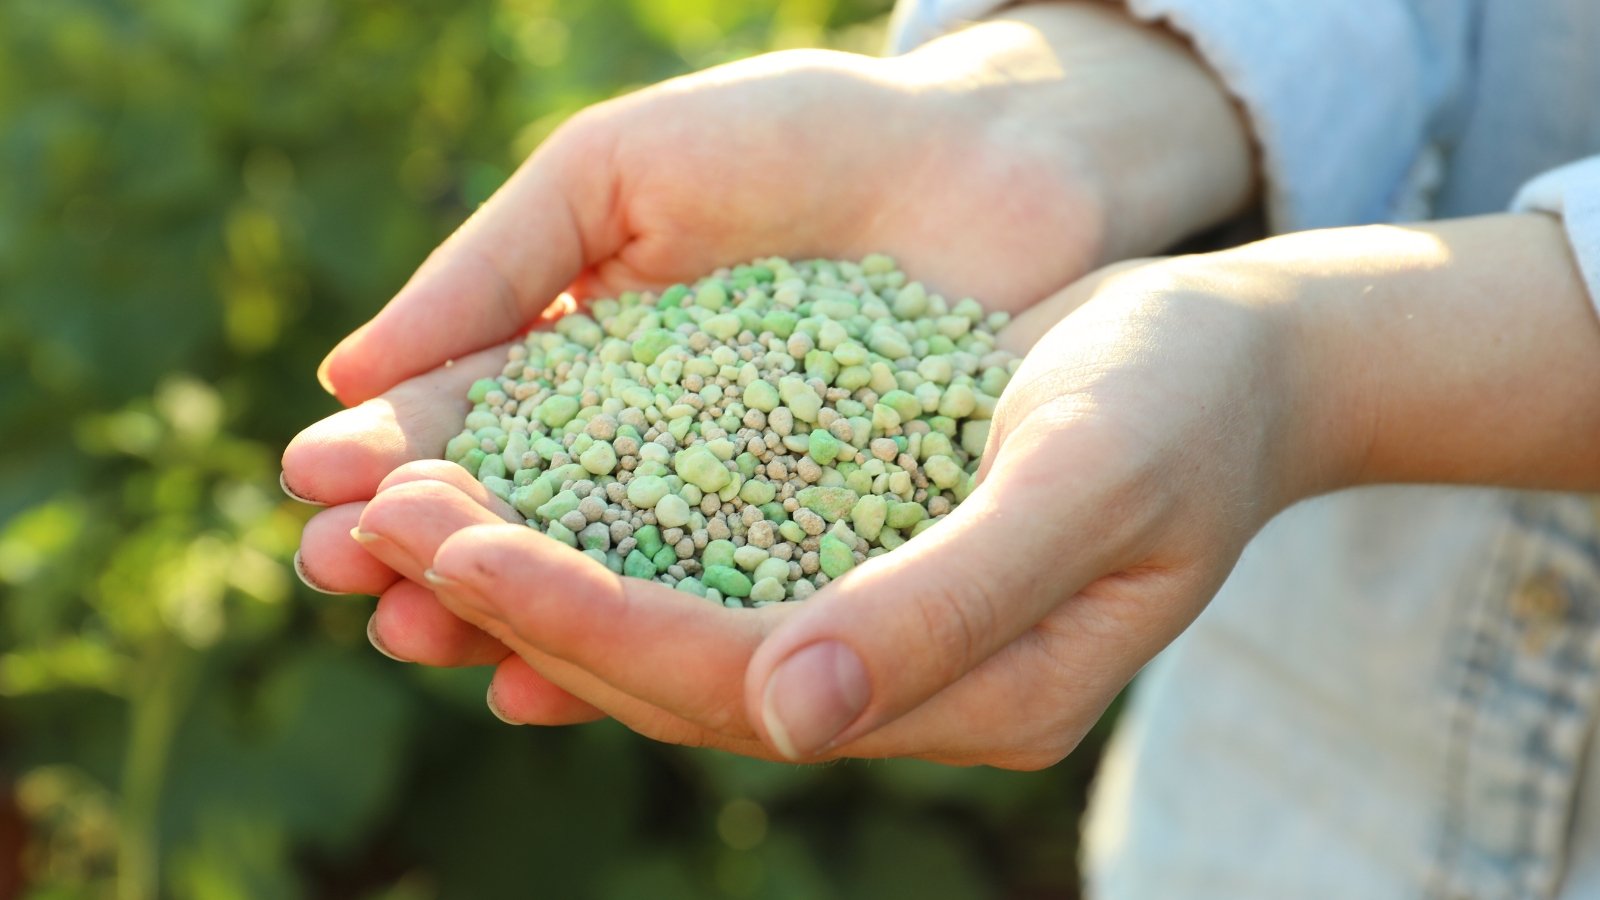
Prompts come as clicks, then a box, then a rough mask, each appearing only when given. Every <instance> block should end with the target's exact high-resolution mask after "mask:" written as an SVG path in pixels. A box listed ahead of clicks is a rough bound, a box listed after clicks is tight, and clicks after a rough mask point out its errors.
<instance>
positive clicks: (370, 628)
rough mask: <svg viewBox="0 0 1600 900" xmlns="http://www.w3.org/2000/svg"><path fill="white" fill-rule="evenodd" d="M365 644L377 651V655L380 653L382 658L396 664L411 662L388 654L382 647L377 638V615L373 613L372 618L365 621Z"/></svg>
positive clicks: (381, 642)
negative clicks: (384, 657)
mask: <svg viewBox="0 0 1600 900" xmlns="http://www.w3.org/2000/svg"><path fill="white" fill-rule="evenodd" d="M367 642H368V643H370V644H372V649H374V650H376V651H378V652H379V653H382V654H383V655H384V656H387V657H389V658H390V659H392V660H394V661H395V662H398V663H408V662H411V660H409V659H401V658H400V657H398V656H395V655H394V654H393V653H390V652H389V648H388V647H385V646H384V645H383V639H382V638H380V637H378V614H377V613H373V614H372V618H370V619H368V620H367Z"/></svg>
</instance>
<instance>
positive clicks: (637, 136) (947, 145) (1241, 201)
mask: <svg viewBox="0 0 1600 900" xmlns="http://www.w3.org/2000/svg"><path fill="white" fill-rule="evenodd" d="M1172 133H1182V134H1184V135H1185V140H1184V141H1183V142H1182V143H1181V145H1180V144H1179V143H1178V142H1174V141H1171V140H1169V139H1168V136H1169V135H1170V134H1172ZM1253 178H1254V175H1253V171H1252V162H1251V156H1250V152H1249V145H1248V140H1247V137H1246V133H1245V128H1244V125H1243V122H1242V120H1241V119H1240V118H1239V114H1238V112H1237V111H1236V110H1235V108H1234V107H1233V105H1232V104H1231V103H1230V102H1229V101H1228V99H1227V98H1226V96H1225V95H1224V93H1223V91H1222V90H1221V88H1220V87H1219V86H1218V84H1217V83H1216V81H1215V80H1214V79H1213V78H1212V77H1211V75H1210V74H1209V73H1208V72H1207V71H1206V70H1205V68H1204V67H1203V66H1202V65H1200V64H1199V63H1198V61H1197V60H1196V59H1195V58H1194V57H1193V55H1192V54H1191V53H1190V52H1189V51H1188V50H1187V49H1186V48H1185V47H1184V46H1183V45H1181V44H1180V43H1179V42H1177V41H1175V40H1174V39H1172V38H1171V37H1170V36H1167V35H1165V34H1164V33H1162V32H1161V31H1159V30H1156V29H1152V28H1149V27H1147V26H1143V25H1139V24H1136V23H1134V22H1132V21H1131V20H1129V19H1128V18H1126V17H1125V16H1124V15H1122V14H1121V13H1120V12H1118V11H1116V10H1115V9H1113V8H1110V7H1107V6H1104V5H1102V4H1099V3H1047V4H1032V5H1029V6H1026V7H1023V8H1021V9H1019V10H1017V11H1015V12H1013V13H1009V14H1007V15H1006V16H1004V17H1000V18H997V19H995V20H992V21H988V22H985V23H982V24H980V25H978V26H975V27H972V28H969V29H967V30H965V31H963V32H960V33H958V34H956V35H953V36H951V37H948V38H945V39H943V40H940V41H936V42H934V43H932V44H930V45H928V46H926V47H924V48H922V49H920V50H918V51H916V52H914V53H911V54H908V55H906V56H903V57H899V58H895V59H888V60H880V59H870V58H866V57H859V56H853V55H846V54H832V53H818V52H804V53H783V54H773V55H770V56H767V57H762V58H758V59H755V60H750V61H746V62H743V63H737V64H734V65H730V66H725V67H721V68H718V69H714V70H711V71H709V72H706V73H702V74H700V75H696V76H691V77H688V78H684V79H679V80H676V81H672V82H668V83H666V84H664V85H661V86H658V87H656V88H652V89H650V90H647V91H644V92H641V93H639V94H636V95H633V96H630V97H627V98H623V99H621V100H619V101H614V102H611V103H607V104H603V105H601V106H599V107H596V108H594V109H592V110H590V111H588V112H586V113H584V114H582V115H580V116H578V117H577V118H576V119H574V120H573V121H572V122H570V123H568V125H566V126H564V127H563V128H562V129H560V130H558V132H557V133H556V135H555V136H553V137H552V139H551V140H550V141H548V142H547V143H546V144H545V145H544V146H543V147H541V148H540V150H539V151H538V152H537V153H535V154H534V156H533V157H532V158H530V159H529V161H528V162H527V163H526V164H525V165H524V166H523V167H521V169H519V171H518V172H517V173H516V175H515V176H513V178H512V179H511V180H510V181H509V182H508V183H507V184H506V185H505V187H504V188H502V189H501V191H499V192H498V193H497V194H496V195H495V197H494V198H493V199H491V200H490V201H489V203H487V204H486V205H485V206H484V207H483V208H482V209H480V210H479V211H478V212H477V213H476V214H475V215H474V216H473V217H472V218H471V219H470V220H469V221H468V222H467V223H466V224H465V225H464V226H463V227H462V228H461V229H460V230H459V231H458V232H457V233H456V234H455V235H453V236H452V237H451V238H450V239H449V240H447V241H446V242H445V243H444V244H443V245H442V246H441V247H440V248H439V249H438V250H437V251H435V252H434V253H433V254H432V255H431V256H430V257H429V259H428V260H427V261H426V262H425V263H424V264H423V266H422V267H421V268H420V269H419V271H418V272H417V274H416V275H415V276H414V277H413V278H412V279H411V281H410V282H409V283H408V284H407V285H406V286H405V287H404V288H403V289H402V290H401V292H400V293H399V295H397V296H396V297H395V298H394V300H393V301H391V302H390V303H389V304H388V306H387V307H385V308H384V309H383V310H382V311H381V312H380V313H379V314H378V315H377V316H376V317H375V318H374V319H373V320H372V321H371V322H369V323H368V324H367V325H365V326H363V327H362V328H361V329H359V330H358V331H357V332H355V333H354V334H352V335H351V336H350V337H349V338H347V339H345V340H344V341H343V342H341V343H340V345H339V346H338V347H337V348H335V350H334V351H333V352H332V353H331V354H330V355H329V357H328V359H327V361H326V362H325V363H324V364H323V367H322V369H321V371H320V372H319V377H320V378H321V379H322V381H323V383H324V384H325V385H326V386H328V388H329V390H330V391H331V392H333V393H334V394H335V395H336V396H337V397H338V398H339V399H340V400H341V401H343V402H344V403H346V404H355V405H354V406H353V408H351V409H349V410H346V411H344V412H341V413H338V414H336V415H334V416H331V417H330V418H328V419H326V420H324V421H322V422H319V423H317V424H315V425H313V426H311V427H310V428H308V429H306V430H305V431H304V432H302V433H301V434H300V435H299V436H298V437H296V439H295V440H294V441H293V442H292V443H291V445H290V446H289V448H288V449H287V450H286V452H285V454H284V486H285V489H286V490H290V491H291V492H292V493H293V494H295V495H297V496H299V497H301V498H304V499H307V500H309V501H312V502H316V503H319V504H322V505H325V506H328V507H329V508H328V509H327V510H324V511H323V512H321V513H319V514H318V515H317V516H316V517H314V518H313V519H312V521H311V522H310V523H309V524H308V525H307V527H306V532H305V535H304V538H303V541H302V550H301V553H300V554H299V555H298V556H297V559H296V566H297V569H298V570H299V571H300V573H301V574H302V577H304V578H305V579H306V580H307V581H308V583H311V584H313V585H314V586H317V587H319V588H321V589H324V590H328V591H332V592H351V593H372V594H378V595H381V596H380V600H379V604H378V608H377V612H376V614H375V615H374V618H373V621H372V624H371V626H370V628H369V633H370V634H371V635H372V636H373V638H374V643H375V644H376V645H377V646H379V648H380V649H383V650H385V652H388V653H391V654H392V655H395V656H397V657H401V658H404V659H408V660H412V661H416V662H423V663H431V664H437V665H483V664H494V663H501V662H502V661H504V662H503V663H502V667H501V672H500V674H499V676H497V679H496V696H498V697H500V698H501V704H500V707H501V710H500V711H502V712H510V713H514V714H516V717H518V718H522V719H529V718H534V719H539V720H542V721H560V720H576V719H581V718H592V717H594V716H596V715H599V712H598V711H597V710H596V709H595V708H594V707H592V706H590V705H588V704H586V703H583V702H581V701H578V700H576V699H575V698H572V697H571V696H570V695H568V694H567V693H565V692H564V691H561V690H559V689H556V688H555V687H553V686H552V685H550V684H549V683H548V681H547V680H546V679H544V678H543V677H542V676H540V675H538V674H537V673H536V672H535V671H533V670H532V669H531V668H529V667H527V666H526V665H522V664H521V663H520V661H519V660H518V659H517V658H516V657H514V656H511V655H510V651H509V650H508V649H507V648H506V647H505V646H504V645H502V644H501V643H500V642H499V641H496V640H494V639H492V638H490V637H488V636H486V635H484V634H483V633H482V632H480V631H479V630H478V629H476V628H473V627H471V626H469V625H466V624H464V623H462V622H461V621H460V620H458V619H457V618H456V617H455V616H453V615H451V614H450V613H449V612H448V611H447V610H445V609H444V608H443V607H441V606H440V605H439V604H438V602H437V601H436V600H435V598H434V596H433V594H432V593H431V592H430V591H429V590H428V588H427V586H425V585H424V584H423V583H422V582H421V573H420V572H419V571H416V570H414V569H411V568H409V567H405V566H402V567H401V568H400V569H398V570H397V569H396V568H395V567H394V566H391V565H387V564H385V563H383V562H382V560H383V559H386V558H388V557H389V556H391V555H392V554H389V553H386V552H385V548H384V547H383V546H382V539H381V538H378V537H375V536H368V537H369V545H370V546H368V547H366V548H365V549H364V548H363V547H362V546H361V545H359V544H357V543H356V542H355V541H354V540H352V538H351V535H350V531H351V529H352V528H353V527H354V526H355V525H356V524H357V522H358V520H359V519H360V516H361V515H362V512H363V510H364V508H365V504H366V502H367V501H368V500H369V499H371V498H372V497H373V496H374V494H375V493H376V491H377V490H378V488H379V486H380V484H381V483H383V482H384V480H385V479H386V478H390V479H394V478H405V477H408V476H407V475H406V474H404V473H402V474H393V475H392V473H395V470H396V469H398V468H400V467H401V466H402V465H403V464H405V463H407V462H410V461H413V460H418V459H426V458H429V457H437V456H439V455H440V452H441V450H442V447H443V444H444V441H445V440H446V439H447V438H448V437H449V436H450V435H451V434H453V433H454V432H455V431H456V430H457V429H458V427H459V419H460V415H461V413H462V411H463V410H462V407H461V403H462V399H461V398H462V397H463V395H464V392H465V389H466V386H467V385H468V384H470V382H471V381H472V380H473V379H475V378H477V377H479V376H481V375H485V374H490V373H492V372H494V371H497V370H498V369H499V367H500V364H501V361H502V360H503V353H504V350H503V347H504V343H503V342H504V341H506V340H507V339H508V338H510V337H512V336H513V335H514V334H516V333H517V332H518V331H519V330H520V329H522V328H524V327H526V326H527V324H528V323H529V322H530V321H532V320H534V319H535V318H537V317H538V316H540V315H541V314H542V313H544V312H545V311H546V304H548V303H549V302H550V301H551V299H552V298H554V297H555V296H556V295H557V294H558V293H560V292H561V291H563V290H565V289H568V288H572V289H573V290H574V291H575V292H576V293H578V294H580V295H581V294H589V295H597V294H608V293H613V292H615V291H617V290H621V289H624V288H630V287H638V286H661V285H665V284H669V283H672V282H675V281H680V280H685V279H691V278H693V277H696V276H698V275H701V274H703V273H705V272H707V271H709V270H711V269H712V268H714V267H716V266H718V265H723V264H727V263H731V262H738V261H742V260H745V259H749V258H753V257H756V256H759V255H766V254H772V253H779V254H784V255H788V256H792V257H797V258H798V257H804V256H826V257H858V258H859V257H860V256H862V255H864V254H866V253H868V252H888V253H891V254H893V255H894V256H895V257H896V258H897V260H898V261H899V262H900V263H901V264H902V266H904V267H905V268H906V269H907V270H909V271H911V272H912V273H914V274H915V276H916V277H918V278H919V279H921V280H923V281H925V282H926V283H928V284H929V285H930V286H931V287H932V288H933V289H935V290H939V291H942V292H944V293H945V294H947V295H949V296H952V297H959V296H964V295H966V294H969V293H970V294H973V295H976V296H979V297H981V298H982V299H983V300H984V302H985V303H986V304H987V305H989V306H990V307H992V308H998V309H1006V310H1010V311H1013V312H1021V311H1023V310H1026V309H1028V308H1029V307H1030V306H1032V305H1034V304H1035V303H1037V302H1038V301H1039V300H1040V299H1042V298H1044V297H1045V296H1047V295H1049V293H1050V292H1051V291H1053V290H1055V289H1056V288H1058V287H1060V286H1061V285H1063V284H1066V283H1068V282H1070V281H1072V280H1073V279H1075V278H1078V277H1080V276H1082V275H1083V274H1085V273H1086V272H1088V271H1090V270H1091V269H1093V268H1095V267H1097V266H1099V265H1101V264H1103V263H1105V262H1107V261H1111V260H1115V259H1121V258H1125V257H1128V256H1130V255H1138V254H1144V253H1149V252H1154V251H1155V250H1157V249H1159V248H1161V247H1163V246H1166V245H1167V244H1169V243H1171V242H1173V241H1175V240H1177V239H1180V238H1181V237H1183V236H1185V235H1188V234H1190V233H1193V232H1195V231H1197V230H1199V229H1201V228H1204V227H1206V226H1207V225H1210V224H1213V223H1215V222H1218V221H1221V220H1223V219H1225V218H1227V217H1228V216H1230V215H1233V214H1235V213H1236V212H1238V211H1239V210H1240V209H1242V208H1243V207H1244V206H1245V205H1247V203H1248V202H1249V200H1250V197H1251V195H1252V192H1253ZM1113 210H1114V211H1115V215H1112V214H1111V212H1112V211H1113ZM415 474H416V473H415V472H414V471H412V472H410V477H415ZM435 524H436V523H435ZM440 537H441V539H442V535H440ZM518 697H525V698H531V699H530V700H529V701H528V703H526V704H524V705H523V706H521V707H516V708H514V709H511V710H507V709H506V707H507V706H513V707H515V706H516V704H517V702H518V701H517V700H516V699H515V698H518ZM539 703H544V704H546V706H545V707H540V708H542V709H544V712H543V713H539V712H538V711H537V710H536V709H535V707H537V705H538V704H539Z"/></svg>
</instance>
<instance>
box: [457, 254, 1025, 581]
mask: <svg viewBox="0 0 1600 900" xmlns="http://www.w3.org/2000/svg"><path fill="white" fill-rule="evenodd" d="M1007 320H1008V317H1007V315H1006V314H1005V313H1003V312H997V313H991V314H988V315H985V313H984V310H983V308H982V307H981V306H979V304H978V303H977V301H975V300H971V299H967V300H962V301H960V302H959V303H955V304H953V305H952V304H949V303H948V302H947V301H946V300H945V299H944V298H942V297H940V296H938V295H937V294H930V293H929V292H928V291H927V290H926V288H924V287H923V285H921V284H920V283H917V282H907V280H906V277H905V275H904V274H903V273H902V272H900V271H899V270H898V269H897V268H896V266H895V263H894V261H893V260H891V259H889V258H888V257H886V256H881V255H875V256H869V257H867V258H866V259H865V260H863V261H861V262H860V263H853V262H832V261H827V260H815V261H808V262H798V263H791V262H789V261H787V260H783V259H764V260H758V261H756V262H754V263H751V264H749V265H742V266H737V267H735V268H733V269H731V270H719V271H717V272H715V273H713V274H712V275H711V276H709V277H707V278H704V279H702V280H701V281H700V282H698V283H697V284H695V285H693V286H689V285H676V286H674V287H671V288H668V289H667V290H665V291H663V292H662V293H661V294H660V295H659V296H657V295H655V294H651V293H625V294H623V295H622V296H621V297H619V298H616V299H604V300H596V301H594V302H593V303H591V304H589V305H588V313H587V314H585V313H582V312H577V313H572V314H569V315H566V316H564V317H562V318H560V319H558V320H557V321H556V322H555V325H554V328H553V329H552V330H543V331H534V332H531V333H529V334H528V335H527V337H526V339H525V340H524V341H522V342H520V343H517V344H514V345H513V346H512V347H511V351H510V354H509V361H508V362H507V363H506V366H505V369H504V370H503V371H502V373H501V375H500V377H498V378H485V379H481V380H479V381H478V382H476V383H475V384H473V386H472V389H471V391H470V392H469V394H468V397H469V399H470V400H471V402H472V403H473V404H474V405H473V408H472V411H471V412H470V413H469V414H468V415H467V418H466V423H465V428H464V429H463V430H462V432H461V433H460V434H459V435H457V436H456V437H455V438H453V439H451V440H450V442H449V445H448V446H447V447H446V449H445V456H446V457H447V458H448V459H450V460H451V461H453V462H457V463H459V464H461V465H462V466H464V467H465V468H466V469H467V470H468V471H469V472H471V473H473V474H474V475H475V476H477V478H478V479H479V480H481V481H482V482H483V483H484V484H485V485H486V486H488V488H489V489H490V490H491V491H493V492H494V493H495V494H498V495H499V496H500V497H502V498H504V499H505V500H506V501H507V502H509V503H510V504H511V505H512V506H513V507H515V508H516V510H517V512H518V513H520V514H521V515H523V516H525V517H526V518H527V522H528V524H529V525H530V526H532V527H534V528H537V529H539V530H540V531H542V532H544V533H545V534H546V535H549V536H550V537H551V538H554V539H555V540H558V541H560V542H562V543H564V544H567V545H569V546H572V547H576V548H578V549H579V550H581V551H582V552H584V553H586V554H588V555H589V556H591V557H593V558H594V559H595V560H596V561H598V562H600V563H602V564H604V565H605V566H606V567H608V568H609V569H611V570H612V571H614V572H619V573H621V574H623V575H629V576H632V577H635V578H647V579H653V580H656V581H660V582H662V583H664V584H667V585H670V586H674V587H676V588H677V589H678V590H681V591H686V592H688V593H691V594H694V595H696V596H701V597H706V598H709V599H711V600H714V601H717V602H721V603H724V604H726V605H728V606H746V605H750V606H763V605H766V604H768V603H774V602H778V601H782V600H802V599H804V598H806V597H807V596H809V595H811V594H812V593H814V592H815V591H816V590H817V589H818V588H820V587H822V586H823V585H825V584H827V583H828V581H829V580H830V579H833V578H838V577H839V576H840V575H842V574H844V573H845V572H846V571H848V570H849V569H851V568H852V567H854V566H856V565H859V564H860V563H861V562H862V561H864V560H866V559H867V558H868V557H871V556H876V555H878V554H880V553H886V552H888V551H890V550H893V549H894V548H896V547H898V546H900V545H901V544H903V543H905V542H906V541H907V540H908V539H910V538H912V537H914V536H916V535H917V534H919V533H921V532H922V531H924V530H926V529H928V528H931V527H933V526H934V525H935V524H936V523H938V522H939V520H940V519H941V518H942V517H944V516H945V515H946V514H948V513H949V512H950V510H951V509H953V508H954V507H955V505H956V504H957V503H959V502H960V501H961V500H962V499H963V498H965V497H966V496H967V495H968V494H969V493H970V492H971V491H972V487H973V473H975V472H976V471H977V468H978V463H979V457H980V456H981V455H982V453H983V448H984V442H985V440H986V439H987V438H988V434H989V420H990V417H991V416H992V415H993V412H994V407H995V403H996V399H997V398H998V397H999V396H1000V392H1001V391H1002V390H1004V388H1005V386H1006V382H1007V381H1008V380H1009V379H1010V377H1011V375H1012V373H1014V372H1015V371H1016V368H1017V366H1018V364H1019V363H1020V360H1019V359H1017V357H1015V356H1013V355H1012V354H1010V353H1007V352H1005V351H1003V350H998V349H996V348H995V334H996V332H997V331H998V330H999V329H1000V328H1002V327H1003V326H1004V325H1005V324H1006V322H1007Z"/></svg>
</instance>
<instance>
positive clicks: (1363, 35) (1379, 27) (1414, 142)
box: [890, 0, 1434, 231]
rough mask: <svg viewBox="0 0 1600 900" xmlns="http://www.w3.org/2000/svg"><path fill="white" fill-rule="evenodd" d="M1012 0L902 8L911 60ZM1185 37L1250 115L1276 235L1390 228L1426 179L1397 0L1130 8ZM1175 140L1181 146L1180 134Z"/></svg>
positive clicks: (1131, 0) (1414, 47) (1417, 48)
mask: <svg viewBox="0 0 1600 900" xmlns="http://www.w3.org/2000/svg"><path fill="white" fill-rule="evenodd" d="M1007 5H1009V4H1008V3H1007V2H1005V0H902V2H901V3H900V6H899V8H898V9H897V10H896V14H895V20H894V29H893V32H892V36H891V41H890V47H891V49H892V50H893V51H894V52H903V51H905V50H907V49H910V48H912V47H914V46H916V45H917V44H919V43H923V42H925V41H929V40H932V39H933V38H935V37H938V36H939V35H940V34H942V33H944V32H946V31H949V30H952V29H954V28H955V27H957V26H959V25H961V24H964V23H965V22H967V21H971V20H974V19H977V18H981V17H982V16H984V15H987V14H990V13H992V12H993V11H995V10H996V9H998V8H1000V7H1003V6H1007ZM1126 6H1127V8H1128V10H1129V11H1130V12H1131V13H1132V14H1133V15H1134V16H1135V17H1137V18H1139V19H1142V20H1145V21H1151V22H1155V21H1159V22H1163V23H1164V24H1166V25H1167V26H1168V27H1170V28H1172V29H1173V30H1174V31H1177V32H1178V33H1180V34H1182V35H1184V36H1185V37H1187V38H1188V39H1189V41H1190V42H1191V43H1192V44H1193V46H1194V48H1195V50H1196V52H1198V53H1199V54H1200V56H1201V57H1202V58H1203V59H1204V60H1205V62H1206V63H1207V64H1208V65H1209V66H1210V67H1211V69H1212V71H1213V72H1215V73H1216V75H1217V77H1218V78H1219V79H1220V80H1221V81H1222V83H1223V84H1224V85H1225V86H1226V87H1227V88H1228V90H1229V91H1230V92H1231V93H1232V94H1233V96H1234V97H1235V98H1236V99H1237V100H1238V101H1239V102H1240V103H1241V104H1242V105H1243V106H1244V107H1245V109H1246V111H1247V112H1248V114H1249V118H1250V122H1251V126H1252V129H1253V131H1254V133H1255V138H1256V143H1257V146H1258V147H1259V148H1260V151H1261V157H1262V166H1263V173H1264V175H1265V184H1266V189H1267V190H1266V193H1267V197H1266V199H1267V218H1268V222H1269V224H1270V225H1271V227H1272V229H1273V230H1274V231H1295V230H1300V229H1306V228H1324V227H1332V226H1337V225H1353V224H1359V223H1366V222H1380V221H1394V220H1395V219H1397V218H1404V217H1407V216H1408V215H1409V214H1410V213H1411V211H1412V210H1413V209H1415V208H1416V203H1415V200H1416V196H1417V194H1418V192H1419V191H1420V190H1422V189H1424V188H1425V182H1426V180H1427V179H1428V178H1429V177H1430V176H1429V171H1430V169H1429V166H1428V165H1427V163H1428V157H1427V155H1426V154H1425V153H1424V150H1425V144H1426V141H1425V134H1426V125H1427V121H1428V118H1429V115H1430V107H1431V106H1432V105H1433V103H1432V98H1430V97H1429V96H1428V95H1429V93H1430V88H1433V87H1434V86H1433V85H1431V84H1429V83H1428V82H1427V81H1426V76H1425V72H1424V67H1423V58H1424V50H1423V47H1422V42H1421V41H1422V39H1421V37H1420V36H1419V33H1418V32H1417V28H1416V23H1415V21H1414V20H1413V19H1412V18H1411V16H1410V14H1409V13H1408V12H1407V10H1406V8H1405V4H1403V3H1400V2H1398V0H1340V2H1337V3H1306V2H1304V0H1255V2H1249V3H1221V2H1217V0H1126ZM1175 139H1176V138H1175Z"/></svg>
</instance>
